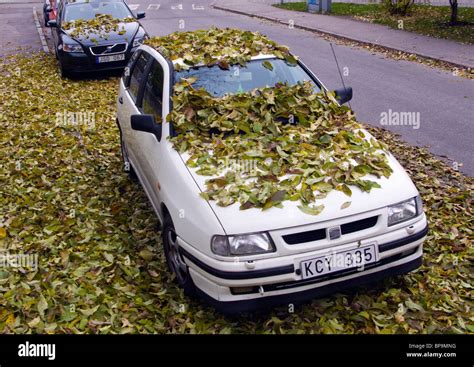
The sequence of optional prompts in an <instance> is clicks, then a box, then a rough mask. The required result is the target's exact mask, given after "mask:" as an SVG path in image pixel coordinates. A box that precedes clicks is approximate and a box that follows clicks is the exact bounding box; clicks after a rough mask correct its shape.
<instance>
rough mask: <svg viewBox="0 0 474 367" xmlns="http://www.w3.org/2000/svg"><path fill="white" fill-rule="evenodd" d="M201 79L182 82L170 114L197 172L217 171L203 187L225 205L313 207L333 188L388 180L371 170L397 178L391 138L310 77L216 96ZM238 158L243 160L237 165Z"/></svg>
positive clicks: (315, 210)
mask: <svg viewBox="0 0 474 367" xmlns="http://www.w3.org/2000/svg"><path fill="white" fill-rule="evenodd" d="M194 81H195V79H191V78H189V79H184V80H183V81H182V82H181V83H179V84H177V85H176V86H175V88H174V97H173V106H174V109H173V111H172V112H171V113H170V115H169V119H170V120H171V121H172V122H173V124H174V125H173V126H174V127H175V130H176V132H177V136H176V137H174V138H172V141H173V144H174V146H175V149H177V150H179V151H180V152H181V153H183V152H186V153H188V154H189V155H190V158H189V159H188V160H187V164H188V166H190V167H197V168H198V169H197V171H196V172H197V173H198V174H201V175H207V176H214V177H213V178H211V179H209V180H207V181H206V185H207V190H206V191H204V192H203V193H202V195H201V196H203V197H204V198H205V199H207V200H216V202H217V204H218V205H221V206H228V205H231V204H234V203H235V202H239V203H240V208H241V209H249V208H263V209H268V208H270V207H272V206H282V202H283V201H285V200H292V201H297V200H299V201H300V203H301V205H299V206H298V207H299V208H300V209H301V210H302V211H304V212H305V213H307V214H312V215H317V214H319V213H320V212H321V211H322V210H323V209H324V205H316V206H315V205H312V204H313V203H314V202H315V201H317V200H318V199H323V198H324V197H326V195H327V194H328V193H329V192H330V191H332V190H340V191H342V192H344V193H345V194H346V195H348V196H351V195H352V190H351V188H350V186H356V187H358V188H360V189H361V190H363V191H370V190H371V189H372V188H374V187H380V186H379V185H378V184H377V183H376V182H375V181H373V180H370V179H369V178H370V175H373V176H377V177H382V176H384V177H389V176H390V174H391V173H392V169H391V168H390V166H389V163H388V159H387V156H386V154H385V152H384V150H386V146H385V144H383V143H382V144H381V143H379V142H378V141H376V140H375V139H374V138H370V137H366V135H365V133H364V132H363V130H361V126H360V125H359V124H358V123H357V122H356V120H355V118H354V114H353V113H352V111H350V110H349V109H348V108H347V107H341V106H339V105H338V104H337V102H336V100H335V99H334V98H332V96H330V95H326V94H325V93H319V94H315V93H314V89H313V85H312V84H311V83H310V82H305V83H301V84H297V85H294V86H289V85H286V84H279V85H276V86H275V87H272V88H262V89H255V90H253V91H250V92H248V93H239V94H234V95H225V96H224V97H213V96H211V95H210V94H209V93H208V92H207V91H205V90H204V89H197V90H196V89H194V88H193V87H192V83H193V82H194ZM229 157H231V158H232V159H233V160H235V161H237V162H246V161H247V162H249V161H252V162H255V163H254V164H241V165H240V167H239V166H237V167H235V168H234V169H229V167H226V165H225V164H222V162H224V161H225V159H226V158H229Z"/></svg>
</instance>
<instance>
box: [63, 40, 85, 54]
mask: <svg viewBox="0 0 474 367" xmlns="http://www.w3.org/2000/svg"><path fill="white" fill-rule="evenodd" d="M63 51H65V52H80V53H84V49H83V48H82V46H81V45H80V44H79V43H72V42H71V43H69V42H68V43H63Z"/></svg>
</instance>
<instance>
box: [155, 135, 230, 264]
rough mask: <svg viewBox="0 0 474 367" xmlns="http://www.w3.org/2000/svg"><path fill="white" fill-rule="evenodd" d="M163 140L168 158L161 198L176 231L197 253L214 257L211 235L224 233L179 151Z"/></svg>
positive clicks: (161, 184)
mask: <svg viewBox="0 0 474 367" xmlns="http://www.w3.org/2000/svg"><path fill="white" fill-rule="evenodd" d="M162 142H163V143H165V144H166V147H164V148H165V150H166V153H165V154H166V156H167V157H166V159H163V160H162V165H161V168H162V170H161V172H162V174H161V175H160V176H161V179H160V197H161V198H162V200H163V203H164V204H165V205H166V208H167V209H168V211H169V213H170V215H171V218H172V220H173V224H174V226H175V229H176V233H177V234H178V236H179V237H181V238H182V239H183V240H184V241H186V242H187V243H189V244H190V245H191V246H193V247H194V248H196V249H197V250H199V251H200V252H202V253H204V254H207V255H209V256H213V254H212V252H211V249H210V243H211V238H212V236H213V235H215V234H221V235H223V234H225V232H224V230H223V228H222V225H221V223H220V222H219V221H218V219H217V217H216V215H215V214H214V211H213V210H212V209H211V207H210V205H209V204H208V202H207V201H206V200H204V199H202V198H201V197H200V196H199V194H200V192H201V191H200V190H199V187H198V185H197V184H196V182H195V181H194V179H193V177H192V176H191V174H190V173H189V171H188V169H187V167H186V165H185V163H184V162H183V160H182V159H181V157H180V155H179V153H178V152H177V151H175V150H174V148H173V147H172V145H171V143H170V142H169V141H167V140H166V141H162ZM162 214H163V213H162Z"/></svg>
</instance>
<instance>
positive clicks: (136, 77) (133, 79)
mask: <svg viewBox="0 0 474 367" xmlns="http://www.w3.org/2000/svg"><path fill="white" fill-rule="evenodd" d="M149 61H151V56H150V54H149V53H148V52H145V51H137V53H135V54H134V56H133V57H132V59H131V62H130V63H129V65H130V67H129V68H128V69H126V70H125V73H124V76H123V78H122V83H124V86H123V88H122V89H121V90H120V94H119V97H118V102H119V106H118V109H117V111H118V112H117V118H118V119H119V122H120V128H121V132H122V138H123V141H124V143H125V148H126V150H127V154H128V158H129V160H130V161H131V163H132V165H133V167H134V168H135V171H137V173H138V174H139V176H142V175H143V172H142V167H141V166H140V164H141V163H140V162H139V161H138V160H137V147H136V144H140V143H139V142H136V141H135V138H136V136H135V134H133V131H132V127H131V116H132V115H135V114H139V113H141V112H140V108H141V95H142V93H143V86H144V84H143V79H144V78H145V76H146V74H145V72H146V70H147V68H148V65H149ZM127 70H128V74H129V75H127Z"/></svg>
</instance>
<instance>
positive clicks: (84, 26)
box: [62, 14, 136, 43]
mask: <svg viewBox="0 0 474 367" xmlns="http://www.w3.org/2000/svg"><path fill="white" fill-rule="evenodd" d="M132 22H136V19H135V18H132V17H127V18H124V19H118V18H114V17H113V16H112V15H110V14H96V15H95V17H94V18H93V19H88V20H85V19H76V20H72V21H70V22H66V23H64V24H63V25H62V29H64V30H66V31H68V30H71V32H70V33H69V35H70V36H71V37H72V38H79V37H85V38H90V40H91V41H92V42H96V43H97V42H98V40H97V39H96V38H92V37H93V36H94V37H99V38H102V39H104V40H107V39H108V38H109V36H110V33H112V32H116V33H117V34H119V35H124V34H125V33H126V31H125V26H124V25H123V23H132Z"/></svg>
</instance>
